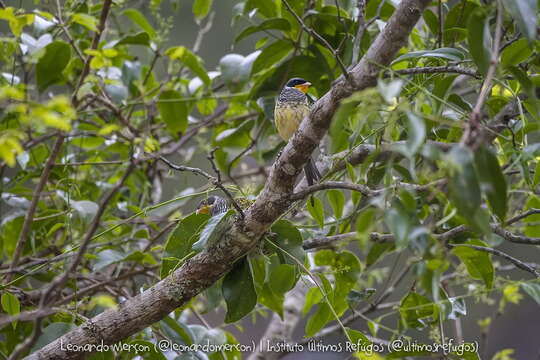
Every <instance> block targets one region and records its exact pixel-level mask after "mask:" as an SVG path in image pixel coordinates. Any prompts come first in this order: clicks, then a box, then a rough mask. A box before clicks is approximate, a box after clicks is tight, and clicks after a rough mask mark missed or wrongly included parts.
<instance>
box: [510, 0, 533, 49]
mask: <svg viewBox="0 0 540 360" xmlns="http://www.w3.org/2000/svg"><path fill="white" fill-rule="evenodd" d="M503 4H504V7H505V8H506V10H507V11H508V12H509V13H510V15H511V16H512V18H514V20H515V21H516V22H517V25H518V28H519V30H520V31H521V32H522V33H523V34H524V35H525V36H526V37H527V39H528V40H529V42H531V43H532V42H533V41H534V40H535V39H536V19H537V17H538V3H537V1H536V0H505V1H503Z"/></svg>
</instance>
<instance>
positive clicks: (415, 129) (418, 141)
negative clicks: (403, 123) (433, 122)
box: [407, 111, 426, 156]
mask: <svg viewBox="0 0 540 360" xmlns="http://www.w3.org/2000/svg"><path fill="white" fill-rule="evenodd" d="M407 119H408V120H409V122H408V130H409V131H408V135H409V136H408V138H407V152H408V154H409V155H410V156H413V155H414V154H416V153H417V152H418V150H420V148H421V147H422V144H423V143H424V140H425V139H426V124H425V123H424V120H423V119H422V118H420V117H418V116H417V115H416V114H414V113H413V112H411V111H407Z"/></svg>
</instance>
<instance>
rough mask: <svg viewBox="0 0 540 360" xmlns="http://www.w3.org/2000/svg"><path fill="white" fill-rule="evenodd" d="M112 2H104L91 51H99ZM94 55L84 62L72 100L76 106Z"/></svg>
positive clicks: (109, 0) (106, 0) (110, 0)
mask: <svg viewBox="0 0 540 360" xmlns="http://www.w3.org/2000/svg"><path fill="white" fill-rule="evenodd" d="M111 4H112V0H104V1H103V8H102V9H101V16H100V17H99V24H98V27H97V31H96V33H95V34H94V38H93V39H92V45H91V46H90V49H92V50H95V49H97V47H98V45H99V40H100V39H101V35H102V34H103V30H105V23H106V22H107V17H108V16H109V11H110V9H111ZM93 57H94V56H93V55H88V57H87V58H86V61H85V62H84V66H83V71H82V73H81V76H80V78H79V82H78V84H77V87H76V88H75V91H73V96H72V98H71V102H72V103H73V104H75V105H77V104H78V100H77V93H78V92H79V89H80V88H81V86H82V84H83V83H84V80H85V79H86V76H87V75H88V73H89V72H90V61H92V58H93Z"/></svg>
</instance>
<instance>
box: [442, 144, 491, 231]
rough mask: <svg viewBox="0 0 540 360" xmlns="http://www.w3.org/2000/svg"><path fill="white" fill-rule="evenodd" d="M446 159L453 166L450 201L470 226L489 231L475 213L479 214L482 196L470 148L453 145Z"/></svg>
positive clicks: (486, 225)
mask: <svg viewBox="0 0 540 360" xmlns="http://www.w3.org/2000/svg"><path fill="white" fill-rule="evenodd" d="M448 160H449V163H450V164H451V166H453V169H452V170H453V171H452V174H451V177H450V181H449V187H450V199H451V200H452V203H453V204H454V205H455V206H456V208H457V210H458V212H459V214H460V215H461V216H463V218H464V219H465V220H466V221H467V222H468V223H469V224H470V225H471V226H473V227H474V228H475V229H477V230H479V231H482V232H488V233H489V224H487V223H486V222H485V221H482V220H483V219H482V218H481V217H479V216H480V215H477V214H481V209H480V205H481V202H482V197H481V191H480V182H479V181H478V178H477V175H476V171H475V168H474V163H473V160H474V158H473V154H472V152H471V150H470V149H468V148H466V147H464V146H460V145H458V146H455V147H453V148H452V150H451V151H450V153H449V154H448Z"/></svg>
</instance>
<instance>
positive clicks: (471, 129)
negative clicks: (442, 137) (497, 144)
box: [461, 0, 503, 148]
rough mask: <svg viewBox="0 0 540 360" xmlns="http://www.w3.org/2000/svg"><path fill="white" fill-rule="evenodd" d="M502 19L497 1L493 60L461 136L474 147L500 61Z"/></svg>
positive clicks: (462, 139) (463, 140)
mask: <svg viewBox="0 0 540 360" xmlns="http://www.w3.org/2000/svg"><path fill="white" fill-rule="evenodd" d="M502 20H503V11H502V6H501V1H500V0H499V1H497V21H496V24H495V40H494V42H493V48H492V50H491V62H490V64H489V68H488V71H487V74H486V78H485V80H484V83H483V84H482V89H481V90H480V95H478V98H477V99H476V104H475V105H474V108H473V110H472V112H471V114H470V116H469V125H468V127H467V129H466V130H465V132H464V134H463V137H462V138H461V143H462V144H467V145H468V146H470V147H472V148H474V147H476V146H478V145H479V141H478V140H479V139H481V138H482V137H481V136H477V135H478V134H477V133H478V131H479V130H480V125H481V121H480V117H481V111H482V108H483V106H484V103H485V102H486V100H487V97H488V95H489V93H490V91H491V85H492V82H493V78H494V77H495V71H496V70H497V65H498V63H499V47H500V43H501V34H502Z"/></svg>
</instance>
